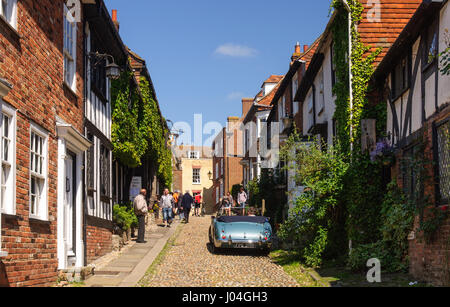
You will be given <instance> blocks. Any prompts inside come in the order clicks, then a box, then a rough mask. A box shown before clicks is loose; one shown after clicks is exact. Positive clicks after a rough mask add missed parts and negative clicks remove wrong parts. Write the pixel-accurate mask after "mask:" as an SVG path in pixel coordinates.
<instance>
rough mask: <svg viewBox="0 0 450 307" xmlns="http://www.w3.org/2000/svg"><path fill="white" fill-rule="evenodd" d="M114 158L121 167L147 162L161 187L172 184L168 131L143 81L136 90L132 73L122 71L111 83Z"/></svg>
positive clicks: (137, 165) (141, 79)
mask: <svg viewBox="0 0 450 307" xmlns="http://www.w3.org/2000/svg"><path fill="white" fill-rule="evenodd" d="M111 94H112V131H111V139H112V143H113V147H114V149H113V154H114V156H115V157H116V158H117V159H118V160H120V161H121V162H122V163H123V164H124V165H126V166H128V167H130V168H136V167H139V166H141V165H142V162H143V160H144V159H146V158H149V159H150V160H151V161H153V162H154V164H155V165H157V170H156V172H157V177H158V178H159V180H160V182H161V184H162V185H163V186H167V187H170V186H171V184H172V154H171V150H170V148H169V147H168V146H167V143H166V135H167V134H168V131H167V128H165V125H164V121H165V119H164V118H161V116H160V113H159V110H158V105H157V102H156V100H155V99H154V95H153V93H152V91H151V89H150V84H149V82H148V80H147V79H146V78H145V77H141V78H140V80H139V86H137V85H136V84H135V83H134V82H133V73H132V72H129V71H125V72H123V73H122V74H121V77H120V78H119V79H118V80H114V81H113V82H112V89H111Z"/></svg>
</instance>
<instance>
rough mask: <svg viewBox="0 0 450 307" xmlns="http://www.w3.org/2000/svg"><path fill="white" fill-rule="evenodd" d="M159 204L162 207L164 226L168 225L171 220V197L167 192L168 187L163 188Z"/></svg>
mask: <svg viewBox="0 0 450 307" xmlns="http://www.w3.org/2000/svg"><path fill="white" fill-rule="evenodd" d="M159 206H160V207H161V208H162V212H163V220H164V226H165V227H170V223H169V221H172V208H173V197H172V195H170V194H169V189H165V190H164V194H163V195H162V196H161V201H160V203H159Z"/></svg>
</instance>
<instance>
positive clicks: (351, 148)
mask: <svg viewBox="0 0 450 307" xmlns="http://www.w3.org/2000/svg"><path fill="white" fill-rule="evenodd" d="M341 1H342V3H343V4H344V7H345V9H346V10H347V12H348V68H349V69H348V73H349V90H350V152H351V153H352V152H353V141H352V138H353V126H352V122H353V111H352V110H353V87H352V85H353V82H352V81H353V72H352V10H351V9H350V6H349V5H348V2H347V0H341ZM349 218H351V216H349ZM352 247H353V242H352V240H351V239H350V240H349V241H348V250H349V254H350V253H351V252H352Z"/></svg>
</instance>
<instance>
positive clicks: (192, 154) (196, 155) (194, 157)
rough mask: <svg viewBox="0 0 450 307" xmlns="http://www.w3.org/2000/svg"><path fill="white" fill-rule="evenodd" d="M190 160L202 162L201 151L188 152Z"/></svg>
mask: <svg viewBox="0 0 450 307" xmlns="http://www.w3.org/2000/svg"><path fill="white" fill-rule="evenodd" d="M188 155H189V157H188V158H189V159H190V160H200V152H199V151H189V152H188Z"/></svg>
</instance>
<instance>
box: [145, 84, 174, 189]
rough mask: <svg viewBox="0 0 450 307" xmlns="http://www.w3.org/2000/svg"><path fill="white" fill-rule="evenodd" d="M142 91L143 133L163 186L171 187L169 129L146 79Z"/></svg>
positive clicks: (149, 154)
mask: <svg viewBox="0 0 450 307" xmlns="http://www.w3.org/2000/svg"><path fill="white" fill-rule="evenodd" d="M140 89H141V94H142V100H143V120H142V126H141V127H140V129H141V133H142V135H143V137H144V139H145V140H146V142H147V143H148V151H147V154H148V156H149V157H150V158H151V159H152V161H153V162H154V163H155V164H156V165H158V169H157V176H158V178H159V179H160V181H161V184H162V185H163V186H166V187H170V186H171V184H172V152H171V150H170V148H168V146H167V143H166V135H167V134H168V131H167V128H166V127H165V125H164V124H163V121H165V119H164V118H161V116H160V113H159V110H158V105H157V103H156V100H155V99H154V96H153V93H152V91H151V89H150V84H149V82H148V80H147V79H146V78H145V77H141V78H140Z"/></svg>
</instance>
